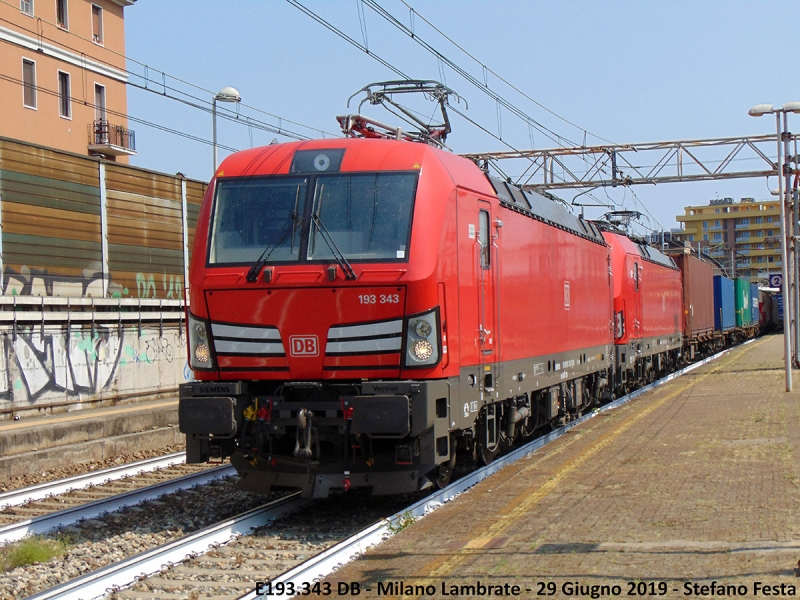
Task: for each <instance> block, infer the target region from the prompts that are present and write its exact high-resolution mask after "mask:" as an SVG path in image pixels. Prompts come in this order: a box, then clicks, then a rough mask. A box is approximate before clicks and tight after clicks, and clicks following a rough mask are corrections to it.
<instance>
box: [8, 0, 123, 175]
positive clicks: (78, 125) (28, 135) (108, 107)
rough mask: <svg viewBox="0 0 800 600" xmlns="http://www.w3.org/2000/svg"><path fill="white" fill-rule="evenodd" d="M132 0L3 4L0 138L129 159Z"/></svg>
mask: <svg viewBox="0 0 800 600" xmlns="http://www.w3.org/2000/svg"><path fill="white" fill-rule="evenodd" d="M135 1H136V0H7V1H6V2H0V44H2V52H0V102H2V110H0V136H3V137H7V138H12V139H18V140H23V141H26V142H31V143H34V144H40V145H42V146H48V147H50V148H56V149H59V150H66V151H68V152H74V153H76V154H83V155H102V156H104V157H105V158H107V159H108V160H114V161H118V162H120V163H127V162H128V157H129V156H130V155H133V154H136V140H135V134H134V132H133V131H131V130H129V129H128V118H127V109H128V106H127V91H126V83H127V80H128V77H127V73H126V71H125V31H124V15H123V12H124V8H125V7H127V6H132V5H133V4H134V2H135Z"/></svg>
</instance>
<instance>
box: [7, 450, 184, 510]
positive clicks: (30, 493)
mask: <svg viewBox="0 0 800 600" xmlns="http://www.w3.org/2000/svg"><path fill="white" fill-rule="evenodd" d="M185 462H186V454H185V453H184V452H173V453H172V454H167V455H165V456H157V457H155V458H148V459H145V460H140V461H137V462H132V463H128V464H124V465H120V466H116V467H110V468H108V469H102V470H100V471H92V472H89V473H83V474H81V475H74V476H72V477H67V478H64V479H59V480H57V481H50V482H47V483H40V484H37V485H32V486H30V487H26V488H22V489H18V490H12V491H10V492H4V493H2V494H0V510H3V509H5V508H8V507H11V506H20V505H23V504H27V503H28V502H32V501H34V500H42V499H44V498H48V497H50V496H57V495H59V494H65V493H68V492H72V491H76V490H82V489H85V488H87V487H92V486H96V485H101V484H104V483H108V482H110V481H116V480H119V479H124V478H126V477H132V476H134V475H140V474H143V473H149V472H151V471H156V470H158V469H165V468H167V467H172V466H175V465H182V464H184V463H185Z"/></svg>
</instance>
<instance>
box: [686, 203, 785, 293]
mask: <svg viewBox="0 0 800 600" xmlns="http://www.w3.org/2000/svg"><path fill="white" fill-rule="evenodd" d="M684 211H685V214H683V215H678V216H677V217H676V219H677V221H678V222H679V223H680V224H681V226H682V227H683V230H682V231H681V232H680V234H678V237H679V238H680V239H681V240H683V241H684V242H686V243H688V244H689V245H691V246H692V247H693V248H695V249H698V250H699V251H700V252H702V253H703V254H707V255H708V256H711V257H712V258H714V259H716V260H717V261H718V262H719V263H721V264H722V265H724V266H725V268H726V269H727V270H728V273H729V274H732V273H735V275H736V276H737V277H749V278H750V279H751V280H765V279H767V278H768V277H769V275H770V274H771V273H780V271H781V251H780V204H779V202H778V201H777V200H768V201H756V200H755V199H754V198H742V199H741V200H739V201H734V200H733V198H719V199H716V200H712V201H711V202H710V203H709V204H708V205H707V206H687V207H686V208H685V209H684Z"/></svg>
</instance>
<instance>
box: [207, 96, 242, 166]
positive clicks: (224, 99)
mask: <svg viewBox="0 0 800 600" xmlns="http://www.w3.org/2000/svg"><path fill="white" fill-rule="evenodd" d="M217 101H220V102H241V101H242V97H241V96H240V95H239V92H238V90H236V88H232V87H230V86H227V87H224V88H222V89H221V90H220V91H219V93H218V94H217V95H216V96H214V99H213V100H212V101H211V145H212V146H213V147H214V172H215V173H216V172H217Z"/></svg>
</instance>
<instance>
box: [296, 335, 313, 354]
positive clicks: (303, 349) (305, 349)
mask: <svg viewBox="0 0 800 600" xmlns="http://www.w3.org/2000/svg"><path fill="white" fill-rule="evenodd" d="M289 347H290V349H291V351H290V352H291V355H292V356H317V355H319V341H318V340H317V336H315V335H292V336H289Z"/></svg>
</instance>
